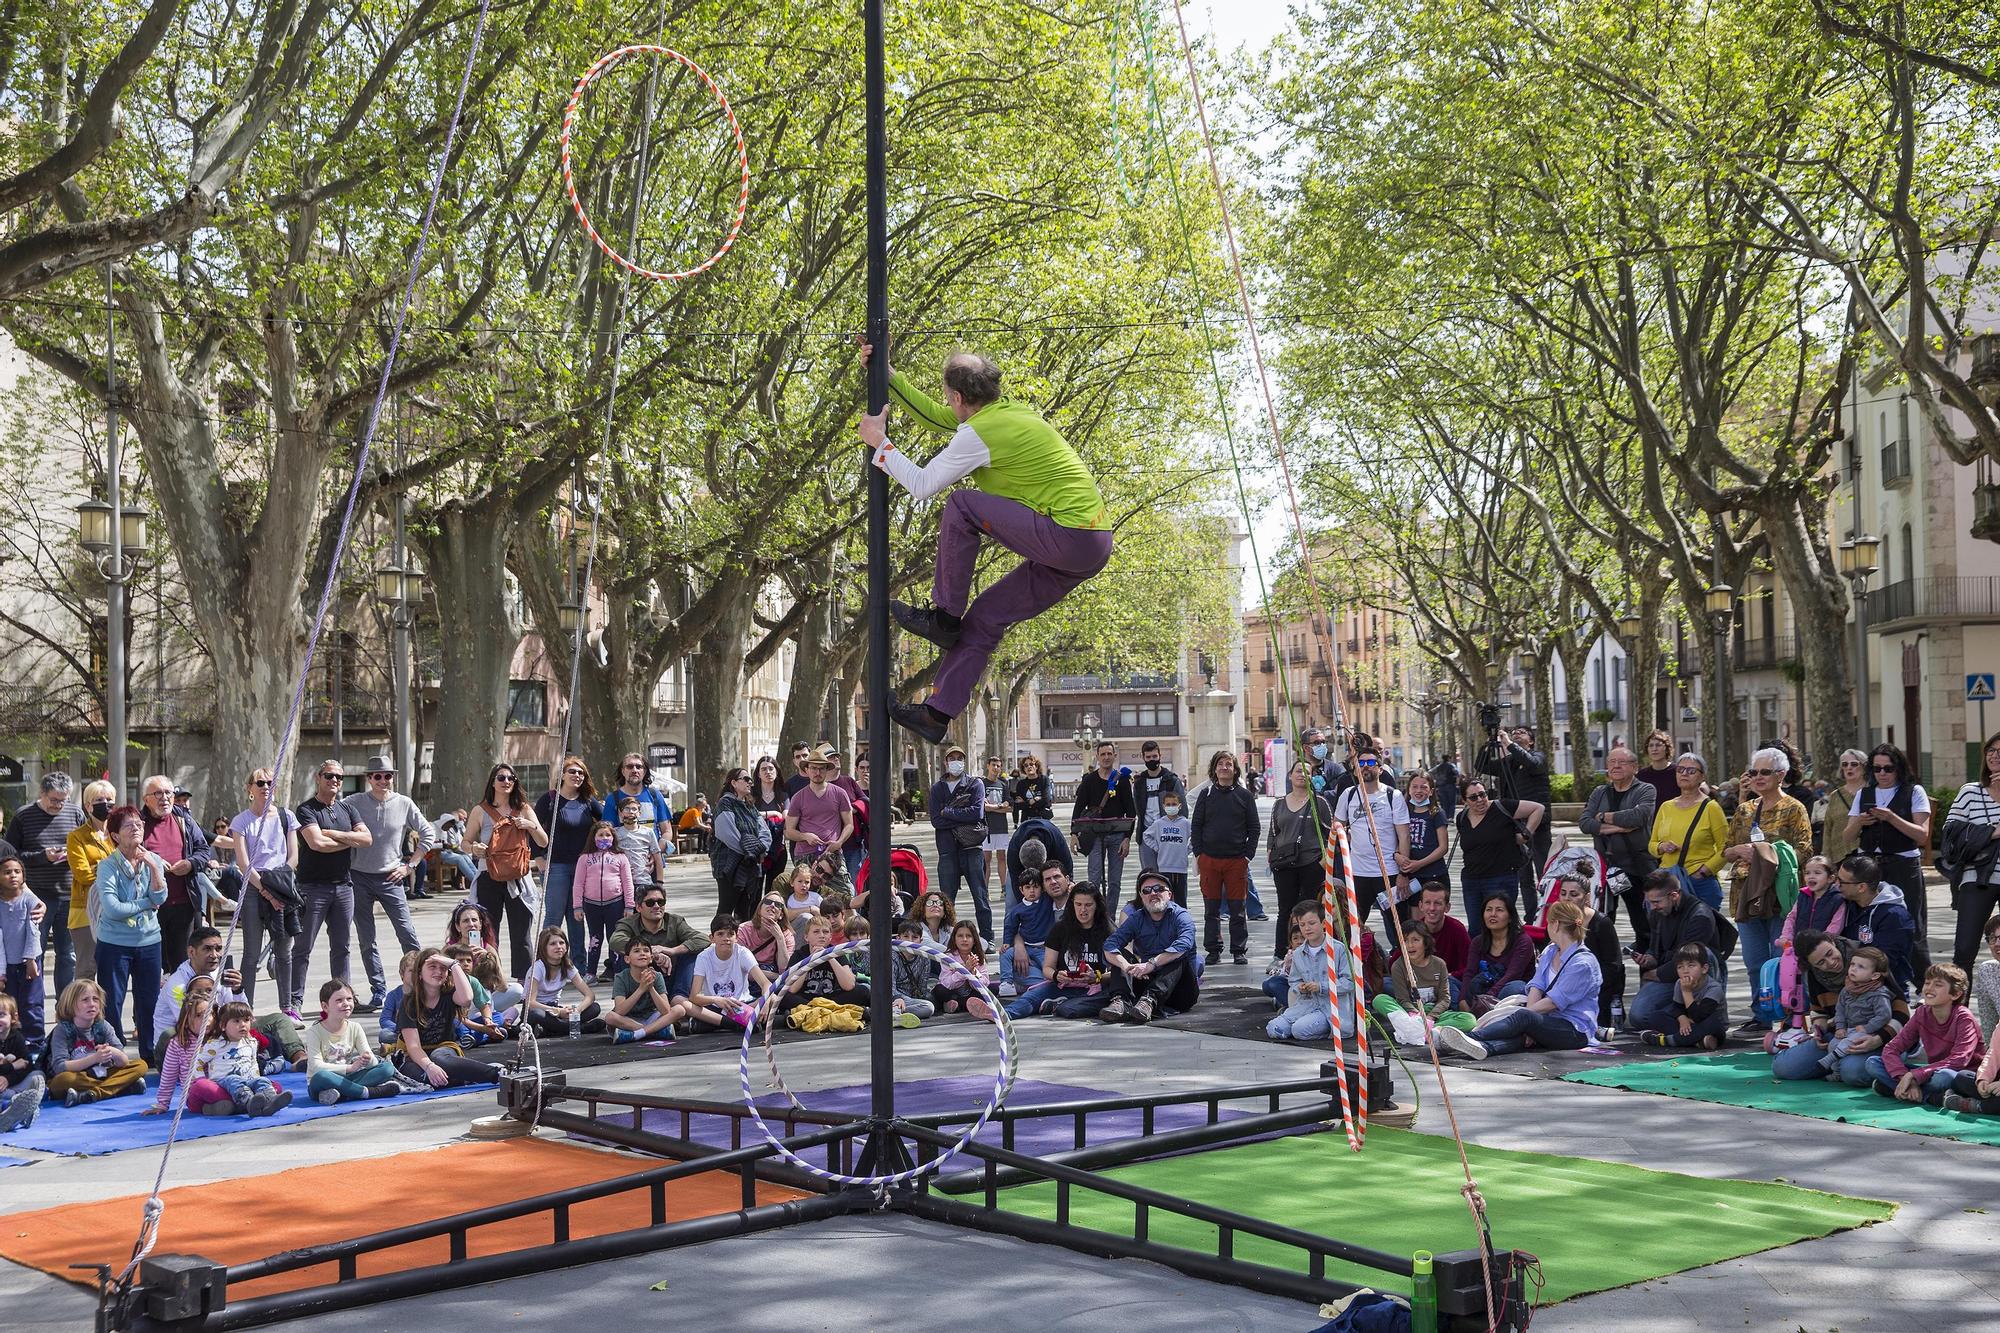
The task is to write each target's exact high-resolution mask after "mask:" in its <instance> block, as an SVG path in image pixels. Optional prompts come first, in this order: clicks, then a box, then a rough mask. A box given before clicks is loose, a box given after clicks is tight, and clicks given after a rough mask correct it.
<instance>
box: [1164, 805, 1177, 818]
mask: <svg viewBox="0 0 2000 1333" xmlns="http://www.w3.org/2000/svg"><path fill="white" fill-rule="evenodd" d="M1160 817H1161V818H1162V819H1179V818H1180V817H1181V808H1180V807H1179V806H1177V805H1163V806H1161V807H1160Z"/></svg>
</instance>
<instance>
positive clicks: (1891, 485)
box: [1882, 440, 1910, 490]
mask: <svg viewBox="0 0 2000 1333" xmlns="http://www.w3.org/2000/svg"><path fill="white" fill-rule="evenodd" d="M1909 484H1910V442H1909V441H1908V440H1890V441H1889V442H1888V443H1887V444H1885V445H1883V446H1882V485H1883V486H1884V487H1886V488H1887V489H1889V490H1899V489H1901V488H1902V487H1904V486H1907V485H1909Z"/></svg>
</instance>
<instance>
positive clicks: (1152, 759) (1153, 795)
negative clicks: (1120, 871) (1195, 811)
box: [1132, 741, 1187, 870]
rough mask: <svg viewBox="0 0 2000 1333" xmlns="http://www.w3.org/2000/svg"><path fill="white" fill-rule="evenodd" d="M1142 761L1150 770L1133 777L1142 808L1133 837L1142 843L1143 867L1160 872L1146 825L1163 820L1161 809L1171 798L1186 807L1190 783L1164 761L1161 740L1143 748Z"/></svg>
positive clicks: (1147, 769) (1140, 808) (1141, 748)
mask: <svg viewBox="0 0 2000 1333" xmlns="http://www.w3.org/2000/svg"><path fill="white" fill-rule="evenodd" d="M1139 761H1140V762H1141V763H1143V764H1144V765H1145V766H1146V767H1145V769H1144V770H1143V771H1141V772H1138V773H1134V774H1133V775H1132V786H1133V796H1134V798H1135V801H1136V803H1137V805H1138V807H1139V814H1138V819H1137V821H1136V822H1135V823H1134V824H1133V826H1132V836H1133V837H1135V838H1137V839H1138V842H1139V868H1140V869H1141V870H1157V869H1158V868H1159V864H1160V863H1159V861H1158V859H1157V858H1156V856H1155V854H1154V852H1153V849H1152V848H1151V847H1150V846H1148V845H1147V843H1146V826H1147V825H1149V824H1151V823H1152V822H1153V821H1154V820H1156V819H1158V818H1159V817H1160V806H1161V804H1162V803H1163V802H1164V801H1165V800H1166V798H1167V797H1168V796H1170V795H1172V796H1177V797H1179V798H1180V803H1181V804H1182V805H1186V804H1187V784H1186V783H1184V782H1182V781H1181V775H1180V774H1178V773H1176V772H1174V770H1172V769H1171V768H1168V767H1167V766H1166V764H1165V763H1163V762H1162V761H1161V759H1160V743H1159V742H1158V741H1147V742H1146V743H1145V744H1144V745H1142V746H1140V747H1139Z"/></svg>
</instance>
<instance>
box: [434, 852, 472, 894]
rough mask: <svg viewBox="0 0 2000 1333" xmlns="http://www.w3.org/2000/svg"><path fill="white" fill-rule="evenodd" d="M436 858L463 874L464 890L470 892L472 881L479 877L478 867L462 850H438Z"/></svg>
mask: <svg viewBox="0 0 2000 1333" xmlns="http://www.w3.org/2000/svg"><path fill="white" fill-rule="evenodd" d="M438 860H440V861H442V862H443V863H444V864H446V865H448V866H450V867H451V868H452V869H453V870H456V871H457V872H458V873H459V874H461V875H463V876H465V892H466V893H467V894H468V895H470V894H471V892H472V881H474V880H476V879H478V878H479V867H478V866H477V865H475V864H474V863H473V860H472V858H471V857H469V856H467V855H466V854H465V853H464V852H439V853H438Z"/></svg>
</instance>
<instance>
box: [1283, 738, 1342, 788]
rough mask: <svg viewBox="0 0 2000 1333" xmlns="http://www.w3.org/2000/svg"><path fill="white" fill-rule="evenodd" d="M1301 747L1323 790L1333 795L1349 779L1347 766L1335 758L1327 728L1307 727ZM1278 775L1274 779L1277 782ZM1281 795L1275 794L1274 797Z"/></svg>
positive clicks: (1300, 743) (1300, 742)
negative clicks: (1343, 781)
mask: <svg viewBox="0 0 2000 1333" xmlns="http://www.w3.org/2000/svg"><path fill="white" fill-rule="evenodd" d="M1299 746H1300V748H1301V749H1302V750H1304V751H1305V758H1306V759H1307V760H1308V761H1309V762H1310V763H1311V764H1312V769H1313V772H1314V773H1316V774H1318V775H1319V777H1320V780H1321V789H1322V790H1323V791H1325V792H1326V793H1328V795H1331V794H1332V793H1333V792H1334V791H1335V790H1336V789H1337V788H1338V787H1339V786H1340V784H1341V781H1342V780H1343V779H1344V778H1346V777H1347V766H1346V765H1345V764H1343V763H1341V762H1340V760H1338V759H1336V758H1334V756H1333V745H1332V743H1331V741H1330V739H1329V738H1328V736H1327V734H1326V728H1325V727H1307V728H1306V729H1305V732H1304V733H1303V734H1302V735H1301V736H1300V737H1299ZM1276 777H1277V775H1276V774H1273V775H1272V779H1273V781H1274V782H1275V781H1276ZM1279 794H1281V793H1278V792H1273V793H1272V795H1279Z"/></svg>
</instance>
